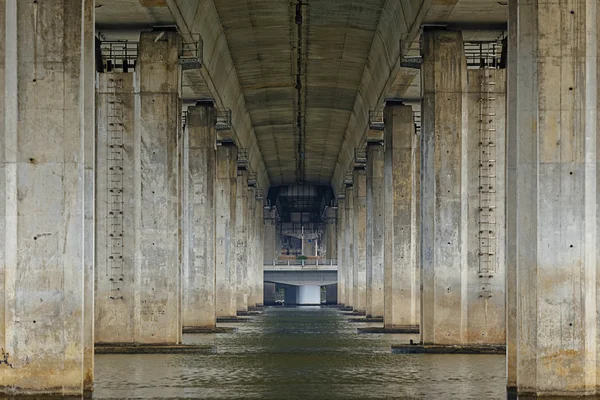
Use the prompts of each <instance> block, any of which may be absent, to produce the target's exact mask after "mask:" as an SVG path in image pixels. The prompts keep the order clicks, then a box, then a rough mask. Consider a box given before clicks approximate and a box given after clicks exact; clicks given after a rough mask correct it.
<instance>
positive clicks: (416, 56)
mask: <svg viewBox="0 0 600 400" xmlns="http://www.w3.org/2000/svg"><path fill="white" fill-rule="evenodd" d="M421 48H422V46H421V35H417V38H416V39H415V40H413V41H412V42H410V43H408V45H406V42H403V41H400V54H401V57H400V66H401V67H403V68H414V69H420V68H421V64H423V53H422V52H421Z"/></svg>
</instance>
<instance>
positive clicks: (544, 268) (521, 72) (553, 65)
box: [507, 0, 600, 395]
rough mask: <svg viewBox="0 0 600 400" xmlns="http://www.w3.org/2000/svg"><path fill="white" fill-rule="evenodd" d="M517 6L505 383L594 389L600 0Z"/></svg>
mask: <svg viewBox="0 0 600 400" xmlns="http://www.w3.org/2000/svg"><path fill="white" fill-rule="evenodd" d="M510 7H511V10H510V18H511V19H510V25H511V31H510V33H511V37H510V39H511V41H512V43H513V47H512V49H515V48H516V50H517V51H516V55H515V56H514V57H512V58H511V59H510V80H511V81H510V84H509V90H510V92H509V98H510V101H511V108H510V111H511V113H512V114H511V115H510V116H509V117H510V120H514V121H515V122H514V123H511V124H510V125H509V131H508V143H509V148H508V151H509V154H511V156H510V158H509V165H508V168H507V173H508V179H507V181H508V182H509V185H510V188H511V191H514V196H511V197H509V201H510V206H511V208H513V207H514V209H515V210H514V211H513V212H510V213H509V214H508V227H509V233H510V234H515V235H516V237H515V238H514V241H511V242H509V243H510V245H509V246H507V247H508V254H507V256H508V257H507V259H508V260H510V263H509V264H508V268H509V275H508V276H509V279H510V281H509V284H515V283H516V291H515V292H512V293H510V295H509V297H508V301H509V310H510V312H509V327H510V328H511V329H510V331H509V333H510V337H509V340H508V345H509V355H510V357H509V363H508V368H509V385H511V386H513V385H515V384H516V389H517V391H518V392H519V393H521V394H522V393H529V394H539V395H548V394H551V395H578V394H595V393H597V391H598V384H599V382H600V381H599V380H598V378H599V376H598V373H599V372H600V369H599V368H598V313H597V310H598V301H599V300H598V289H597V286H598V280H597V268H598V262H597V261H598V255H597V250H598V212H597V204H598V147H597V146H598V140H597V126H598V100H597V98H598V68H597V65H598V27H599V25H598V10H597V7H598V3H597V1H593V0H581V1H573V2H569V3H568V6H567V4H562V3H561V5H560V6H558V5H557V4H556V3H553V2H547V1H539V0H532V1H519V0H515V1H512V2H511V4H510ZM515 102H516V106H512V105H513V104H514V103H515ZM515 303H516V304H515ZM515 347H516V348H515ZM513 387H514V386H513Z"/></svg>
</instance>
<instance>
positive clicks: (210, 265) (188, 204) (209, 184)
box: [182, 105, 217, 327]
mask: <svg viewBox="0 0 600 400" xmlns="http://www.w3.org/2000/svg"><path fill="white" fill-rule="evenodd" d="M214 121H215V109H214V107H212V106H210V105H204V106H196V107H189V108H188V110H187V118H186V129H185V132H184V145H183V160H182V162H183V170H182V174H183V177H182V182H183V202H182V204H183V207H182V208H183V211H182V217H183V235H184V237H183V260H182V261H183V267H182V274H183V276H182V319H183V326H201V327H214V326H215V323H216V319H215V178H216V156H217V155H216V132H215V128H214Z"/></svg>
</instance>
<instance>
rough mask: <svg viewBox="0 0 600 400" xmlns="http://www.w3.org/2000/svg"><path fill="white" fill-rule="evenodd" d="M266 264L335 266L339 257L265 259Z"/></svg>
mask: <svg viewBox="0 0 600 400" xmlns="http://www.w3.org/2000/svg"><path fill="white" fill-rule="evenodd" d="M264 265H265V266H290V267H305V266H319V265H321V266H334V265H337V259H335V258H332V259H326V258H323V259H316V258H315V259H306V260H271V261H268V260H265V263H264Z"/></svg>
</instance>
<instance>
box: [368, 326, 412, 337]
mask: <svg viewBox="0 0 600 400" xmlns="http://www.w3.org/2000/svg"><path fill="white" fill-rule="evenodd" d="M357 332H358V333H388V334H413V335H414V334H419V332H420V330H419V327H418V326H393V327H384V326H375V327H367V328H358V329H357Z"/></svg>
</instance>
